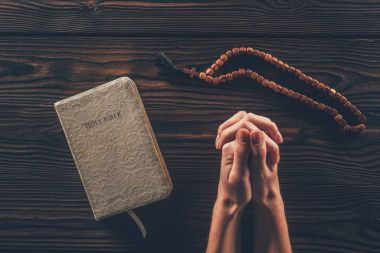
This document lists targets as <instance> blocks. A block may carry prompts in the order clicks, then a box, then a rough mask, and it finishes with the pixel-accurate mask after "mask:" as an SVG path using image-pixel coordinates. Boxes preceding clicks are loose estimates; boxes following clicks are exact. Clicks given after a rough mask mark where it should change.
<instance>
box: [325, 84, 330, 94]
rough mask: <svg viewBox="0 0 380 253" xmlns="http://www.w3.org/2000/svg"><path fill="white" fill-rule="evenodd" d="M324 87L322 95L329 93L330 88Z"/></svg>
mask: <svg viewBox="0 0 380 253" xmlns="http://www.w3.org/2000/svg"><path fill="white" fill-rule="evenodd" d="M324 85H325V87H323V92H324V93H329V92H330V87H329V86H327V85H326V84H324Z"/></svg>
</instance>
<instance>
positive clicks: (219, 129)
mask: <svg viewBox="0 0 380 253" xmlns="http://www.w3.org/2000/svg"><path fill="white" fill-rule="evenodd" d="M222 131H223V124H222V125H220V126H219V127H218V134H220V133H221V132H222Z"/></svg>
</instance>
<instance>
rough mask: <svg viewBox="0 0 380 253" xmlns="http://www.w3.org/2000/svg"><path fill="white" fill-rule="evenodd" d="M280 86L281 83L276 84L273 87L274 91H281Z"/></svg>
mask: <svg viewBox="0 0 380 253" xmlns="http://www.w3.org/2000/svg"><path fill="white" fill-rule="evenodd" d="M282 88H283V87H282V86H281V85H279V84H277V85H276V87H274V91H275V92H281V90H282Z"/></svg>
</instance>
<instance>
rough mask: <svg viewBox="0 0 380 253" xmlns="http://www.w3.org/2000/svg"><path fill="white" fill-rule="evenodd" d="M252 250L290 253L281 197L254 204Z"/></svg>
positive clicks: (260, 252)
mask: <svg viewBox="0 0 380 253" xmlns="http://www.w3.org/2000/svg"><path fill="white" fill-rule="evenodd" d="M254 210H255V214H254V215H255V220H254V249H255V252H258V253H277V252H281V253H290V252H292V250H291V245H290V239H289V232H288V225H287V221H286V217H285V210H284V204H283V201H282V199H281V197H279V198H276V199H275V200H269V201H265V202H262V203H255V205H254Z"/></svg>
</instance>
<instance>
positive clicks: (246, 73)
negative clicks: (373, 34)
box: [155, 47, 367, 134]
mask: <svg viewBox="0 0 380 253" xmlns="http://www.w3.org/2000/svg"><path fill="white" fill-rule="evenodd" d="M239 54H246V55H251V56H255V57H259V58H260V59H263V60H264V61H266V62H268V63H270V64H272V65H274V66H275V67H277V68H279V69H282V70H283V71H286V72H289V73H290V74H292V75H294V76H295V77H296V78H298V79H299V80H301V81H302V82H304V83H306V84H308V85H310V86H312V87H314V88H316V89H318V90H321V91H323V92H324V93H325V94H328V95H329V96H330V97H332V98H333V99H334V100H336V101H338V102H339V103H340V104H342V105H343V107H344V108H345V109H347V110H348V111H349V112H351V113H352V115H353V116H354V118H356V119H357V121H358V124H357V125H349V124H348V123H347V121H346V120H345V119H344V117H343V115H342V114H340V113H339V112H338V110H337V109H335V108H333V107H330V106H328V105H326V104H324V103H321V102H318V101H315V100H313V99H312V98H310V97H308V96H306V95H303V94H301V93H299V92H297V91H294V90H291V89H288V88H286V87H284V86H282V85H280V84H278V83H276V82H274V81H271V80H269V79H267V78H265V77H263V76H261V75H260V74H258V73H257V72H255V71H253V70H252V69H245V68H240V69H238V70H234V71H232V72H229V73H226V74H222V75H219V76H215V73H216V71H218V69H219V68H220V67H222V66H223V64H224V63H225V62H227V61H228V60H229V59H230V58H231V57H233V56H236V55H239ZM155 62H156V64H157V65H159V66H161V67H165V68H168V69H172V70H175V71H177V72H182V73H183V74H185V75H187V76H189V77H190V78H198V79H200V80H201V81H203V82H206V83H208V84H214V85H219V84H222V83H224V82H228V81H232V80H233V79H236V78H239V77H248V78H251V79H253V80H255V81H257V82H258V83H259V84H261V85H262V86H264V87H266V88H269V89H271V90H273V91H274V92H277V93H281V94H283V95H285V96H287V97H289V98H292V99H294V100H297V101H299V102H301V103H303V104H306V105H308V106H310V107H311V108H313V109H315V110H318V111H322V112H325V113H326V114H328V115H330V116H331V117H332V118H333V119H334V121H335V122H336V123H337V124H338V125H339V126H340V127H341V128H342V130H343V131H344V132H347V133H355V134H356V133H361V132H363V130H364V129H365V123H366V121H367V119H366V117H365V115H364V114H363V113H362V112H361V111H359V109H358V108H356V106H354V105H353V104H352V103H351V102H350V101H348V99H347V98H346V97H345V96H343V95H342V94H341V93H339V92H337V91H336V90H335V89H333V88H331V87H329V86H328V85H326V84H324V83H322V82H320V81H318V80H316V79H314V78H312V77H310V76H308V75H306V74H305V73H303V72H302V71H301V70H299V69H297V68H295V67H293V66H290V65H289V64H287V63H285V62H283V61H281V60H279V59H278V58H276V57H274V56H272V55H271V54H267V53H265V52H263V51H260V50H257V49H253V48H251V47H240V48H233V49H231V50H228V51H227V52H225V53H224V54H222V55H221V56H220V57H219V58H218V59H217V60H216V61H215V63H213V64H212V65H211V66H210V67H209V68H207V69H206V70H205V71H202V72H197V70H196V69H195V68H194V67H193V68H183V69H179V68H177V67H176V66H175V65H174V64H173V62H172V61H171V60H170V59H169V58H168V57H167V56H166V55H164V54H163V53H160V54H158V55H157V56H156V59H155Z"/></svg>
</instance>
